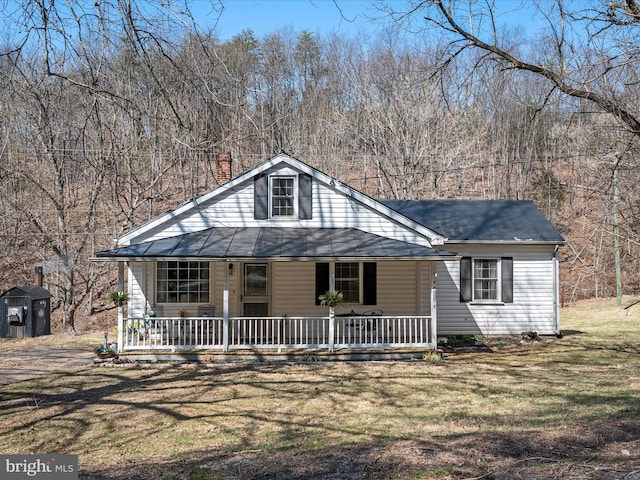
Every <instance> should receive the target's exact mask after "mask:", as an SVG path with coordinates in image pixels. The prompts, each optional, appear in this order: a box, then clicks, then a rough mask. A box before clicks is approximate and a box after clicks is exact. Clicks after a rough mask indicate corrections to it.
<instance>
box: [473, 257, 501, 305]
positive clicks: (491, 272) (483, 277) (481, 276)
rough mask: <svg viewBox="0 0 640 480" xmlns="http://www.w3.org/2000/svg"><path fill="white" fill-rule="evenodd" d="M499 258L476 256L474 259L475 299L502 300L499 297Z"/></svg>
mask: <svg viewBox="0 0 640 480" xmlns="http://www.w3.org/2000/svg"><path fill="white" fill-rule="evenodd" d="M499 281H500V278H499V276H498V260H497V259H489V258H475V259H474V260H473V299H474V300H477V301H482V300H496V301H498V300H500V299H499V298H498V295H499V289H498V282H499Z"/></svg>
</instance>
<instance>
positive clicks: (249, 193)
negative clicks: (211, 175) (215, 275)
mask: <svg viewBox="0 0 640 480" xmlns="http://www.w3.org/2000/svg"><path fill="white" fill-rule="evenodd" d="M277 171H278V173H279V174H293V173H295V174H297V173H298V172H296V171H295V170H292V169H290V168H284V169H280V170H277ZM341 188H342V189H341V190H340V189H338V188H337V187H332V186H330V185H326V184H323V183H320V182H319V181H318V180H316V179H314V181H313V218H312V219H311V220H292V219H269V220H255V219H254V218H253V190H254V188H253V180H252V179H250V180H247V181H246V182H244V183H243V184H240V185H238V186H237V187H236V188H234V189H233V190H232V191H228V192H225V193H224V194H221V195H219V196H216V197H214V198H213V199H211V200H210V201H208V202H206V203H203V204H201V205H199V206H198V208H193V209H191V210H189V211H187V212H185V213H183V214H181V215H178V216H176V217H175V218H174V219H172V220H170V221H169V222H167V223H164V224H162V225H159V226H158V227H156V228H155V229H152V230H149V231H148V232H145V233H143V234H142V235H140V236H139V237H137V238H135V239H134V240H132V243H139V242H145V241H150V240H157V239H160V238H167V237H172V236H176V235H183V234H185V233H191V232H196V231H200V230H204V229H207V228H211V227H283V226H284V227H290V228H358V229H360V230H363V231H366V232H370V233H373V234H376V235H381V236H385V237H389V238H394V239H397V240H403V241H409V242H413V243H417V244H420V245H424V246H430V244H429V241H428V240H427V239H425V238H424V237H422V236H420V235H418V234H416V233H415V232H413V231H411V229H409V228H407V227H405V226H402V225H399V224H398V223H396V222H395V221H392V220H391V219H388V218H386V217H384V216H381V215H380V213H379V212H376V211H374V210H372V209H371V208H370V207H368V206H366V205H363V204H361V203H359V202H357V201H355V200H354V199H353V198H351V197H350V196H349V194H348V189H345V187H341ZM345 190H346V191H345Z"/></svg>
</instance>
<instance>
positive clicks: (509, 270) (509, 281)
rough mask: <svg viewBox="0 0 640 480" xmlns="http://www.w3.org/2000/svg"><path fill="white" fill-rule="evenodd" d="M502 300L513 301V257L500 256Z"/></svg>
mask: <svg viewBox="0 0 640 480" xmlns="http://www.w3.org/2000/svg"><path fill="white" fill-rule="evenodd" d="M501 263H502V302H503V303H513V258H512V257H502V259H501Z"/></svg>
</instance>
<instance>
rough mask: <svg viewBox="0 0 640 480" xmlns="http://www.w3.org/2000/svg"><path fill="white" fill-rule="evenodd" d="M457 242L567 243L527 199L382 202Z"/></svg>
mask: <svg viewBox="0 0 640 480" xmlns="http://www.w3.org/2000/svg"><path fill="white" fill-rule="evenodd" d="M381 202H382V203H384V204H385V205H387V206H388V207H390V208H393V209H394V210H396V211H398V212H399V213H401V214H402V215H405V216H407V217H409V218H411V219H412V220H414V221H416V222H418V223H420V224H422V225H428V226H429V227H430V228H432V229H434V230H435V231H436V232H438V233H440V234H441V235H443V236H444V237H447V239H448V240H447V243H456V242H485V241H486V242H531V243H564V238H563V237H562V235H560V233H558V231H557V230H556V229H555V228H554V227H553V225H551V223H550V222H549V220H547V218H546V217H545V216H544V215H543V214H542V212H541V211H540V210H538V208H537V207H536V206H535V205H534V204H533V202H531V201H528V200H381Z"/></svg>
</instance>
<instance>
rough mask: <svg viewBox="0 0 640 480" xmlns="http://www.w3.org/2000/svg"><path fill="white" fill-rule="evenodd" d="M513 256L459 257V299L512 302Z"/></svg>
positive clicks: (462, 300)
mask: <svg viewBox="0 0 640 480" xmlns="http://www.w3.org/2000/svg"><path fill="white" fill-rule="evenodd" d="M513 282H514V280H513V257H500V258H482V257H478V258H472V257H462V258H461V259H460V301H461V302H466V303H468V302H478V303H496V302H498V303H513Z"/></svg>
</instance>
